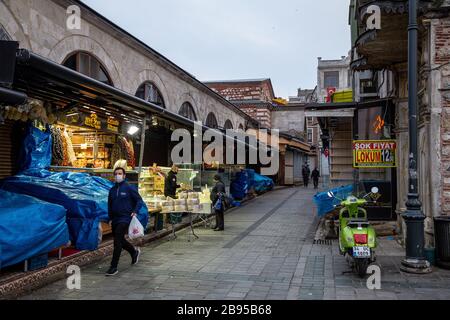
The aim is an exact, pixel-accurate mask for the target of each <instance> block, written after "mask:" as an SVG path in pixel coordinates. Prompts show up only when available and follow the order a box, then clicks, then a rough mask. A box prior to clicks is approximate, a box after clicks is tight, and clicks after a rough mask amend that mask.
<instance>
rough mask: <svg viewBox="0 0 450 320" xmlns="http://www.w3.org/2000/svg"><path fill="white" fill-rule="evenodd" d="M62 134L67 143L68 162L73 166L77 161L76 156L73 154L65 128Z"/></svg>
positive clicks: (70, 141) (70, 140)
mask: <svg viewBox="0 0 450 320" xmlns="http://www.w3.org/2000/svg"><path fill="white" fill-rule="evenodd" d="M63 136H64V139H65V140H66V143H67V157H68V160H69V164H70V165H71V166H73V165H75V163H76V161H77V157H76V156H75V151H74V150H73V145H72V139H71V138H70V137H69V133H67V130H64V132H63Z"/></svg>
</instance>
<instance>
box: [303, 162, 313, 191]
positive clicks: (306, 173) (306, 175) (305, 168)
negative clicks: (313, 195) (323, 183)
mask: <svg viewBox="0 0 450 320" xmlns="http://www.w3.org/2000/svg"><path fill="white" fill-rule="evenodd" d="M310 173H311V170H310V169H309V165H308V164H307V163H305V165H304V166H303V169H302V176H303V185H304V186H305V187H306V188H308V183H309V175H310Z"/></svg>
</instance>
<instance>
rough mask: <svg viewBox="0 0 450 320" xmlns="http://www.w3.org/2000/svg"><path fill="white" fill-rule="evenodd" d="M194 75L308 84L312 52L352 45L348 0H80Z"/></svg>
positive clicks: (291, 88) (292, 88)
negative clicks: (269, 79)
mask: <svg viewBox="0 0 450 320" xmlns="http://www.w3.org/2000/svg"><path fill="white" fill-rule="evenodd" d="M83 2H84V3H86V4H87V5H89V6H91V7H92V8H93V9H95V10H96V11H98V12H99V13H100V14H102V15H103V16H105V17H106V18H108V19H110V20H111V21H113V22H114V23H116V24H117V25H119V26H120V27H121V28H123V29H125V30H126V31H128V32H129V33H131V34H132V35H134V36H135V37H137V38H138V39H140V40H142V41H143V42H145V43H146V44H148V45H149V46H150V47H152V48H153V49H155V50H156V51H158V52H159V53H161V54H163V55H164V56H165V57H166V58H168V59H170V60H171V61H172V62H174V63H175V64H177V65H178V66H180V67H181V68H183V69H185V70H186V71H188V72H189V73H191V74H193V75H194V76H195V77H196V78H197V79H199V80H200V81H208V80H229V79H253V78H271V79H272V84H273V86H274V90H275V94H276V95H277V96H281V97H284V98H287V97H288V96H294V95H296V94H297V88H299V87H301V88H314V87H315V85H316V81H317V79H316V78H317V76H316V68H317V57H319V56H320V57H323V58H324V59H335V58H340V57H341V56H343V55H347V53H348V51H349V49H350V27H349V26H348V6H349V0H127V1H124V0H83Z"/></svg>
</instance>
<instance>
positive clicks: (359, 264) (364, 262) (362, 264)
mask: <svg viewBox="0 0 450 320" xmlns="http://www.w3.org/2000/svg"><path fill="white" fill-rule="evenodd" d="M368 266H369V259H356V261H355V268H356V272H357V273H358V276H359V277H360V278H364V277H365V276H366V274H367V267H368Z"/></svg>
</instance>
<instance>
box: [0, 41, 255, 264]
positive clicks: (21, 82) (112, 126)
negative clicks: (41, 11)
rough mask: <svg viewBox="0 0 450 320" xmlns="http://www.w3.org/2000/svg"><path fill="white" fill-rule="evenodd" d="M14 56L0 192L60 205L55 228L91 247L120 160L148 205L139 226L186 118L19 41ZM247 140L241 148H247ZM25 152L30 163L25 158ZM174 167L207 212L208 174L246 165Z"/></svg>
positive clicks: (103, 228)
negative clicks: (62, 216)
mask: <svg viewBox="0 0 450 320" xmlns="http://www.w3.org/2000/svg"><path fill="white" fill-rule="evenodd" d="M14 60H15V62H14V67H15V68H14V69H15V71H14V77H13V79H12V80H11V82H10V83H9V85H8V84H6V85H8V88H9V90H12V91H14V92H17V93H18V94H19V95H26V99H25V102H24V101H22V102H21V103H17V104H12V103H10V101H6V100H2V101H0V114H1V116H2V118H1V119H4V121H3V123H2V124H0V137H1V139H2V145H1V146H0V157H1V159H2V161H1V164H0V175H1V176H0V178H1V179H3V180H1V184H0V192H2V193H4V195H6V192H10V193H11V192H13V193H14V194H20V195H23V196H26V197H32V198H33V199H34V200H33V201H44V202H46V205H51V204H53V205H57V206H59V207H58V210H60V211H61V210H63V211H64V210H65V211H66V215H67V216H66V224H64V223H62V222H61V223H62V224H61V226H60V227H61V228H62V229H64V230H62V229H61V232H65V233H67V234H69V235H70V240H71V243H70V244H71V246H72V247H73V248H75V249H77V250H94V249H96V248H97V246H98V244H99V241H102V240H104V239H105V238H104V237H103V236H105V235H106V234H108V233H109V232H110V229H109V227H108V225H107V224H106V222H107V220H108V216H107V203H106V202H107V193H108V190H109V188H110V187H111V186H112V181H113V170H114V168H115V167H117V166H121V167H124V168H126V170H127V179H128V181H129V182H130V183H131V184H135V185H136V186H137V187H138V188H139V192H140V194H141V195H142V197H143V199H144V200H145V203H146V207H145V208H143V210H144V211H145V212H140V213H138V216H139V219H140V220H141V223H143V225H147V221H148V218H149V213H150V214H151V213H156V212H161V211H163V210H164V207H163V205H162V204H161V203H160V202H158V201H157V200H161V198H162V193H163V190H164V181H165V177H166V176H167V173H168V171H169V170H170V166H171V165H172V162H171V159H170V152H171V150H172V147H173V146H174V144H175V142H172V141H171V139H170V137H171V133H172V132H173V130H175V129H178V128H185V129H187V130H190V131H191V132H192V130H193V127H194V123H193V121H191V120H189V119H187V118H184V117H182V116H180V115H178V114H174V113H171V112H169V111H167V110H165V109H163V108H161V107H160V106H158V105H154V104H152V103H150V102H147V101H145V100H142V99H140V98H138V97H135V96H132V95H130V94H128V93H125V92H123V91H121V90H118V89H116V88H114V87H112V86H109V85H108V84H105V83H102V82H100V81H97V80H95V79H92V78H90V77H87V76H85V75H83V74H81V73H78V72H76V71H74V70H71V69H69V68H67V67H64V66H61V65H58V64H56V63H54V62H52V61H50V60H47V59H45V58H43V57H41V56H38V55H36V54H34V53H32V52H30V51H27V50H24V49H18V50H17V52H16V56H15V59H14ZM201 128H202V130H203V131H205V130H207V129H209V128H207V127H205V126H202V127H201ZM220 134H221V135H222V136H225V134H224V133H223V132H220ZM244 144H245V145H246V149H245V150H246V152H248V150H249V148H251V147H250V146H249V145H248V144H246V143H244ZM27 148H28V149H27ZM36 152H37V153H36ZM233 152H235V151H233ZM36 154H39V156H38V157H37V158H36V157H35V155H36ZM24 156H25V158H27V157H28V158H27V159H29V160H30V161H29V163H31V164H32V166H31V167H30V166H25V165H24V162H23V161H22V160H23V159H24ZM29 163H28V164H29ZM178 165H179V167H180V170H179V174H178V182H179V183H182V184H183V188H180V189H179V190H178V193H177V194H185V193H192V194H193V193H194V192H196V194H197V196H192V195H191V197H192V199H203V200H202V201H203V203H200V201H198V202H199V203H198V205H200V204H207V205H205V206H204V208H206V207H209V209H208V210H206V209H205V210H204V211H205V212H210V211H211V204H210V203H209V202H208V201H209V199H207V195H208V194H209V188H211V187H212V186H213V181H212V177H213V175H214V174H216V173H220V174H221V175H222V178H223V180H224V182H225V183H226V185H227V187H228V189H229V187H230V184H231V181H232V180H233V174H235V173H236V172H238V171H239V170H241V169H243V168H245V166H246V165H245V164H244V165H214V164H213V165H207V164H206V163H204V162H201V163H199V164H192V163H181V164H178ZM102 178H104V179H102ZM158 197H159V199H158ZM183 198H184V196H182V197H181V199H183ZM185 199H186V200H188V199H189V197H188V196H186V197H185ZM174 200H176V199H174ZM165 201H167V199H166V200H165ZM155 203H157V205H155ZM189 204H190V205H189ZM189 204H188V201H186V206H184V207H183V208H181V207H180V206H179V207H178V208H177V209H179V210H181V209H183V210H186V211H188V210H189V208H190V209H193V206H194V205H197V202H196V200H192V201H190V202H189ZM178 205H179V204H178ZM166 209H167V208H166ZM173 209H174V210H175V207H174V208H173ZM197 209H199V207H197ZM8 210H9V211H11V210H15V209H14V208H9V209H8ZM199 210H200V209H199ZM5 212H6V211H5ZM44 213H45V212H44V211H42V212H41V214H42V215H43V214H44ZM36 214H37V215H39V214H38V213H36ZM155 224H156V221H155ZM42 225H44V224H42ZM80 230H88V232H87V233H82V231H80ZM83 232H84V231H83ZM43 234H45V232H44V233H43ZM63 238H64V237H60V238H59V239H60V240H61V239H63ZM35 240H36V239H35ZM60 242H61V241H60ZM63 242H64V243H53V247H52V245H50V247H48V248H47V249H46V250H47V252H49V251H51V249H56V248H57V247H59V248H60V247H65V246H67V244H68V241H63ZM41 251H42V250H41ZM44 251H45V250H44ZM44 251H42V252H44ZM28 258H30V257H28V256H26V257H25V258H24V260H26V259H28ZM0 260H1V259H0ZM0 267H1V266H0Z"/></svg>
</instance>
